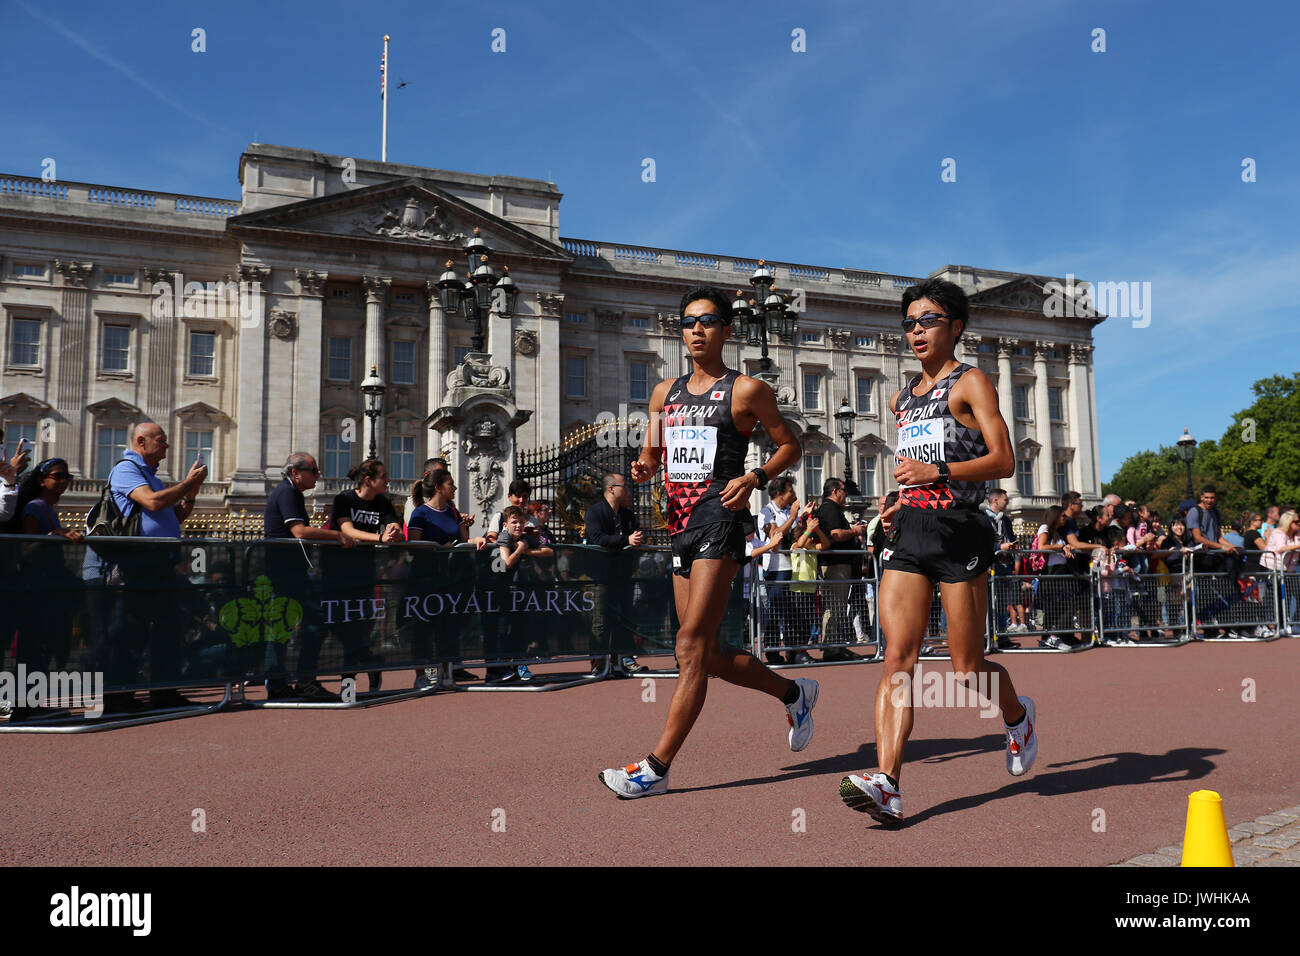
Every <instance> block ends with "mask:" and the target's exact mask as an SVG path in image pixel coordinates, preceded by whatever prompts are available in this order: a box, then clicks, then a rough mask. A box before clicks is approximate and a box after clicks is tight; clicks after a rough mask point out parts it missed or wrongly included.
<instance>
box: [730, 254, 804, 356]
mask: <svg viewBox="0 0 1300 956" xmlns="http://www.w3.org/2000/svg"><path fill="white" fill-rule="evenodd" d="M775 281H776V273H775V272H773V270H772V267H771V266H769V265H768V264H767V262H766V260H764V259H759V260H758V268H757V269H755V270H754V274H753V275H752V276H750V277H749V284H750V285H752V286H753V287H754V297H753V298H752V299H748V300H746V298H745V293H744V291H743V290H737V292H736V300H735V302H733V303H732V305H731V309H732V311H733V312H734V313H735V314H736V317H737V318H738V319H740V330H739V331H740V335H741V338H742V340H743V341H744V342H745V343H747V344H749V345H756V346H758V347H759V348H760V349H761V350H762V358H761V359H760V361H759V368H760V369H761V370H762V371H764V372H769V371H771V369H772V360H771V359H770V358H768V355H767V341H768V334H769V333H770V334H772V335H775V336H778V337H779V338H780V339H781V341H783V342H792V341H793V340H794V330H795V326H796V324H797V323H798V313H796V312H795V311H794V310H793V309H792V308H790V305H789V303H788V302H786V300H785V298H784V297H782V296H781V295H780V294H778V293H776V292H774V291H773V290H772V284H773V283H774V282H775ZM759 303H762V304H761V305H759Z"/></svg>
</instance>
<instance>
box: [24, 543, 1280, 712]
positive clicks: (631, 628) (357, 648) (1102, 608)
mask: <svg viewBox="0 0 1300 956" xmlns="http://www.w3.org/2000/svg"><path fill="white" fill-rule="evenodd" d="M786 553H790V552H786ZM843 553H844V554H863V555H864V556H865V553H863V552H843ZM1022 553H1023V552H1022ZM805 556H806V555H805ZM1144 556H1145V558H1146V561H1147V564H1148V567H1149V566H1150V564H1151V560H1152V557H1153V555H1152V553H1151V552H1145V553H1144ZM1139 557H1141V556H1139ZM1185 558H1186V560H1185V561H1184V562H1183V567H1182V569H1181V570H1180V572H1179V573H1171V574H1165V575H1160V574H1153V573H1147V574H1140V575H1139V577H1138V579H1137V580H1136V581H1133V582H1122V583H1121V584H1118V585H1117V583H1116V581H1115V580H1114V579H1107V578H1106V577H1104V576H1102V575H1099V574H1092V575H1091V576H1090V577H1086V578H1079V577H1075V576H1073V575H1070V574H1046V573H1040V574H1038V575H1020V576H1014V575H1009V576H1001V575H990V577H989V578H988V579H987V583H988V587H989V589H990V593H989V597H990V600H989V614H988V618H987V620H986V628H985V646H986V650H988V651H989V652H993V653H996V652H998V651H1006V652H1012V653H1014V652H1017V651H1019V652H1030V651H1035V650H1039V648H1037V647H1022V646H1020V643H1019V642H1021V641H1024V640H1027V639H1039V638H1050V637H1054V636H1055V637H1059V638H1067V639H1069V640H1070V641H1073V640H1074V639H1075V637H1076V636H1077V637H1078V638H1079V643H1078V644H1077V646H1076V647H1074V648H1072V649H1083V648H1086V647H1092V646H1097V645H1099V644H1105V645H1108V646H1178V645H1180V644H1185V643H1188V642H1189V641H1191V640H1195V639H1198V637H1197V633H1198V631H1205V632H1206V633H1205V634H1204V638H1199V639H1211V640H1217V639H1224V638H1219V637H1218V636H1217V634H1216V633H1215V632H1216V631H1218V630H1222V629H1227V630H1228V631H1229V633H1230V634H1231V635H1233V636H1230V637H1229V638H1226V639H1230V640H1238V641H1257V640H1271V639H1274V638H1276V637H1277V636H1281V635H1300V573H1297V572H1294V571H1292V572H1286V573H1282V572H1275V571H1269V570H1261V571H1256V572H1252V573H1250V574H1246V575H1242V576H1241V577H1240V578H1237V579H1234V578H1232V577H1230V576H1229V574H1228V573H1223V572H1218V573H1211V572H1209V571H1204V570H1196V569H1195V568H1194V567H1193V561H1194V557H1193V555H1192V554H1186V555H1185ZM497 560H498V553H497V551H496V549H495V548H488V549H485V550H484V551H476V550H475V549H474V548H473V547H472V546H461V547H457V548H440V547H438V546H437V545H434V544H431V543H403V544H399V545H389V546H369V547H367V546H359V547H357V548H354V549H343V548H339V547H338V546H337V545H334V544H333V543H331V542H311V543H307V542H303V541H297V540H291V541H264V542H230V541H211V540H194V539H184V540H170V539H143V538H96V539H91V540H89V541H87V542H84V543H72V542H68V541H66V540H64V539H62V538H57V537H49V536H40V537H26V536H17V535H5V536H0V609H3V617H2V618H0V638H2V639H3V640H2V641H0V652H4V653H5V654H7V652H8V650H9V648H10V646H11V645H12V646H14V647H16V656H15V657H14V659H13V660H12V661H9V662H7V663H8V668H7V669H8V670H11V671H12V672H13V676H15V677H16V676H17V674H18V673H19V671H20V669H25V671H26V672H27V673H31V672H33V671H44V670H47V669H48V670H49V671H50V672H51V673H53V672H55V671H58V672H61V673H62V672H65V671H67V670H68V669H74V670H79V671H84V672H86V673H89V672H92V671H93V672H96V673H101V674H102V676H103V681H104V683H103V688H102V689H103V691H104V693H106V694H112V693H121V694H130V693H135V692H142V691H159V690H170V689H181V690H187V691H189V690H195V689H199V690H204V689H211V690H212V691H214V693H211V694H210V695H209V699H207V700H203V701H198V702H195V703H194V704H193V706H188V707H177V708H158V709H155V710H152V711H149V712H146V713H131V714H122V715H116V716H113V717H109V716H107V715H106V716H105V717H103V718H100V719H98V720H93V719H89V718H86V717H76V716H73V717H71V718H60V719H54V718H48V717H47V718H46V719H39V720H34V721H31V722H29V723H22V724H17V725H0V730H2V731H9V732H13V731H18V730H22V731H37V732H78V731H86V730H102V729H108V728H110V727H117V726H129V725H133V724H140V723H148V722H154V721H157V720H169V719H175V718H178V717H183V716H191V715H197V714H204V713H212V712H214V711H216V710H219V709H222V708H223V707H226V706H228V705H229V704H231V703H232V702H234V703H253V702H251V701H247V700H246V698H245V696H244V694H243V688H244V687H245V686H246V685H248V684H255V683H261V682H267V681H277V680H280V681H284V680H288V679H290V678H297V679H298V680H299V681H300V682H301V680H302V679H303V678H304V677H306V678H308V679H310V678H315V677H317V676H319V675H342V674H349V673H356V674H358V679H359V678H360V675H361V674H369V673H372V672H376V671H378V672H382V673H387V674H393V677H395V676H396V672H401V671H408V672H416V673H417V674H418V673H422V672H424V671H425V670H426V669H434V670H436V672H437V674H438V676H439V680H438V681H436V682H434V683H435V684H436V685H437V686H440V687H443V688H448V689H457V690H462V689H473V690H478V689H479V688H480V687H483V688H485V689H490V690H493V691H495V690H498V689H500V690H505V689H510V690H513V689H516V688H518V689H519V690H542V689H557V688H560V687H572V686H578V685H581V684H586V683H592V682H594V681H597V680H600V679H602V678H604V677H606V676H608V674H609V663H610V661H611V659H614V658H617V657H621V656H636V657H641V658H649V659H654V658H666V657H669V656H671V655H672V654H673V649H674V643H675V637H676V632H677V628H678V621H677V618H676V609H675V602H674V601H673V585H672V580H671V577H670V573H669V561H670V559H669V555H668V552H667V549H664V548H639V549H627V550H624V551H618V552H614V551H608V550H606V549H603V548H596V547H588V546H584V545H559V546H556V553H555V556H554V557H553V558H549V559H528V560H527V561H525V562H523V563H521V565H520V567H519V568H518V569H517V570H516V571H515V572H514V573H513V574H506V575H503V574H502V573H501V572H500V570H499V569H498V568H495V567H494V562H496V561H497ZM805 573H806V572H805ZM801 576H802V574H801ZM879 580H880V571H879V568H878V567H877V566H876V564H875V563H874V562H872V561H870V560H866V561H864V568H863V573H862V576H861V577H855V578H852V579H847V580H846V579H837V578H831V579H826V578H822V577H819V578H818V579H817V580H790V581H775V580H767V579H764V578H763V577H762V575H761V573H758V572H757V570H755V572H754V573H753V574H752V575H749V576H747V575H745V574H740V575H737V577H736V579H735V581H734V582H733V585H732V590H731V592H730V594H729V597H728V610H727V613H726V615H725V617H724V623H723V626H722V630H721V634H720V637H721V639H722V640H723V641H724V642H726V643H727V644H729V645H732V646H738V647H744V648H748V649H750V650H752V652H753V653H754V654H755V655H756V656H758V657H760V658H763V657H766V656H767V655H768V654H798V653H800V652H803V653H808V652H809V651H812V652H814V653H817V654H820V655H823V656H825V655H827V654H830V655H831V656H832V658H833V657H835V656H838V655H837V654H836V652H844V651H847V652H849V653H851V654H853V655H854V657H853V658H851V659H852V660H855V661H858V662H868V661H879V660H881V659H883V657H884V650H885V647H884V644H885V642H884V637H883V634H882V632H881V628H880V620H879V613H878V603H879V601H878V599H879V587H878V585H879ZM747 582H749V583H750V584H751V585H752V586H750V587H749V589H748V592H746V584H747ZM938 595H939V588H938V587H936V588H935V600H934V602H933V603H932V605H931V609H930V620H929V625H928V627H927V634H926V638H925V644H924V645H923V651H924V653H925V655H926V656H928V657H942V656H947V655H946V653H945V649H944V644H945V642H946V640H947V633H946V628H945V621H944V617H943V611H942V607H941V605H940V603H939V601H938ZM1017 595H1023V596H1024V598H1025V602H1026V603H1025V612H1026V621H1027V622H1029V624H1030V626H1028V627H1027V628H1026V630H1025V631H1023V632H1021V631H1019V630H1017V631H1014V632H1013V631H1011V630H1010V629H1009V627H1008V626H1007V618H1006V617H1005V616H1004V613H1005V610H1006V607H1005V604H1006V602H1007V601H1010V600H1014V598H1015V597H1016V596H1017ZM1012 606H1013V607H1014V606H1015V605H1012ZM1133 636H1138V637H1142V638H1145V639H1144V640H1141V641H1140V642H1139V643H1138V644H1136V645H1134V644H1131V643H1129V641H1130V640H1131V638H1132V637H1133ZM15 641H16V643H15ZM995 641H996V642H997V643H998V645H1002V646H995V643H994V642H995ZM1007 643H1009V644H1010V645H1011V647H1009V648H1008V647H1006V646H1005V645H1006V644H1007ZM1056 652H1059V651H1056ZM797 660H798V659H797V658H796V661H797ZM831 662H838V661H833V660H832V661H825V660H822V661H819V660H817V659H816V658H811V655H810V660H809V663H814V664H821V663H831ZM574 663H578V664H581V665H583V669H582V670H580V671H579V672H577V673H567V672H566V673H558V674H539V675H536V678H537V679H535V680H534V681H531V682H528V683H522V682H520V683H513V682H511V683H505V684H499V685H498V684H492V685H475V686H473V687H470V686H468V685H467V683H466V682H464V681H457V680H455V678H454V674H453V669H454V668H455V667H462V666H464V667H489V666H490V667H499V668H514V667H517V666H518V665H519V664H525V665H566V664H574ZM773 666H776V667H788V666H801V665H800V664H798V663H793V664H792V663H790V659H789V658H788V657H787V658H785V659H784V660H783V661H781V662H779V663H775V664H774V665H773ZM802 666H807V665H806V664H805V665H802ZM3 676H4V677H9V676H10V675H8V674H6V675H3ZM649 676H656V677H659V676H662V677H671V676H673V674H672V672H671V671H658V672H654V673H652V674H651V675H649ZM393 677H389V678H388V679H389V681H390V682H391V681H392V680H393ZM16 683H17V681H16V680H15V681H13V684H15V685H16ZM434 690H435V688H434V687H409V688H408V687H402V688H400V689H393V688H391V687H390V688H389V689H388V690H379V691H376V692H369V693H360V692H358V693H356V695H355V697H354V698H353V699H351V700H349V701H339V702H337V703H325V704H315V703H312V702H308V701H300V700H299V701H295V700H292V699H290V700H287V701H268V702H265V703H263V702H258V703H259V704H260V705H261V706H298V707H318V706H330V707H364V706H373V705H375V704H377V703H384V702H388V701H392V700H402V699H408V698H410V697H414V696H423V695H424V694H427V693H432V692H433V691H434Z"/></svg>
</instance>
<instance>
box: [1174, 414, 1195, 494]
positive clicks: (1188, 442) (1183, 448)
mask: <svg viewBox="0 0 1300 956" xmlns="http://www.w3.org/2000/svg"><path fill="white" fill-rule="evenodd" d="M1178 457H1179V458H1181V459H1182V460H1183V461H1184V463H1186V465H1187V497H1188V498H1194V497H1195V495H1194V494H1193V493H1192V461H1193V460H1194V459H1195V458H1196V439H1195V438H1193V437H1192V436H1191V435H1189V434H1188V433H1187V429H1186V428H1184V429H1183V437H1182V438H1180V439H1178Z"/></svg>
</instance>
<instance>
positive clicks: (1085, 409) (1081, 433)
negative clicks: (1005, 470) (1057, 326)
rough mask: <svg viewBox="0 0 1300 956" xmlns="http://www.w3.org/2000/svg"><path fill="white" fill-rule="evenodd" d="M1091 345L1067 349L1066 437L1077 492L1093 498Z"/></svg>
mask: <svg viewBox="0 0 1300 956" xmlns="http://www.w3.org/2000/svg"><path fill="white" fill-rule="evenodd" d="M1091 372H1092V346H1091V345H1071V346H1070V436H1071V441H1072V442H1073V443H1074V455H1075V459H1074V460H1075V463H1076V469H1075V473H1076V476H1077V480H1078V482H1079V485H1080V487H1079V491H1080V493H1082V494H1084V495H1087V496H1089V497H1093V496H1096V495H1099V494H1101V484H1100V481H1099V477H1098V475H1097V445H1096V441H1095V435H1096V433H1095V431H1094V429H1093V423H1094V422H1095V420H1096V414H1095V411H1096V410H1095V408H1094V407H1093V402H1092V388H1091V387H1090V386H1091V378H1092V375H1091Z"/></svg>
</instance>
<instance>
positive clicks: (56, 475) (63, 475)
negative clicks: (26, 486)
mask: <svg viewBox="0 0 1300 956" xmlns="http://www.w3.org/2000/svg"><path fill="white" fill-rule="evenodd" d="M45 477H46V478H53V479H54V480H55V481H68V480H69V479H71V478H72V476H71V475H70V474H68V473H67V472H66V471H55V472H51V473H50V474H48V475H46V476H45Z"/></svg>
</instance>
